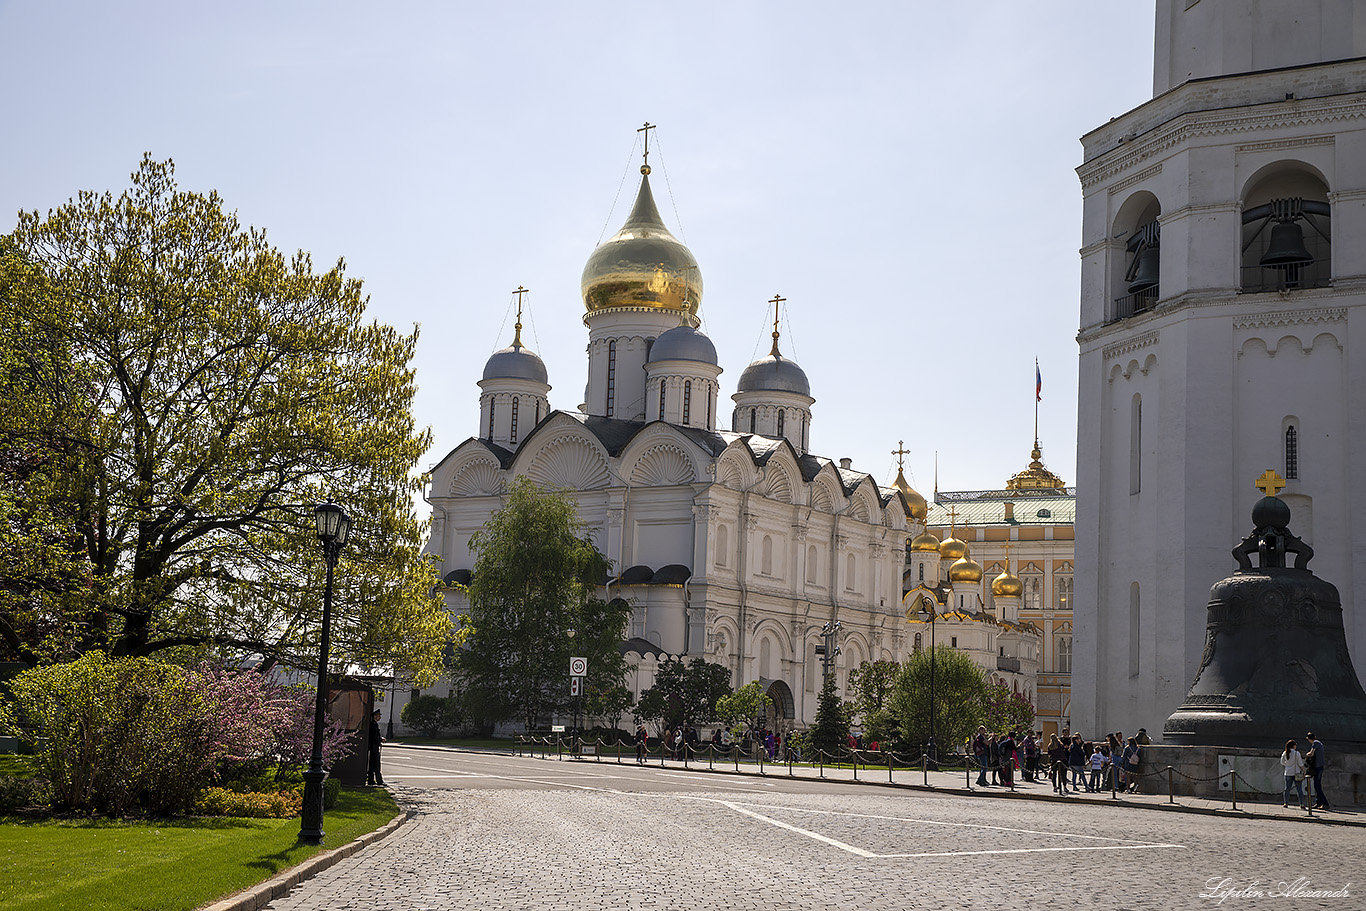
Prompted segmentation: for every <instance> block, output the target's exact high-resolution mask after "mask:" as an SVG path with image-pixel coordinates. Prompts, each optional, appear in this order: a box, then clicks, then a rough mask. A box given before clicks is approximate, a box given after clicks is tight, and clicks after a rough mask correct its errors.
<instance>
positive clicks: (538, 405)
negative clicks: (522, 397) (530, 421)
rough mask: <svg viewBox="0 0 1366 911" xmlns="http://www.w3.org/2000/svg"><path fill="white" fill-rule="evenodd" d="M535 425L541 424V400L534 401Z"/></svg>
mask: <svg viewBox="0 0 1366 911" xmlns="http://www.w3.org/2000/svg"><path fill="white" fill-rule="evenodd" d="M536 423H537V424H539V423H541V400H540V399H537V400H536Z"/></svg>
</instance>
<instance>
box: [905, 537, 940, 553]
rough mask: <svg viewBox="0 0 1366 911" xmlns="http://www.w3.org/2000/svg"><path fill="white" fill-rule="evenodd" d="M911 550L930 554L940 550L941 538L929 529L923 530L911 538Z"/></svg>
mask: <svg viewBox="0 0 1366 911" xmlns="http://www.w3.org/2000/svg"><path fill="white" fill-rule="evenodd" d="M911 550H912V551H913V552H914V553H918V554H928V553H933V552H935V551H937V550H939V539H938V538H936V537H935V536H934V535H932V534H930V533H929V532H928V531H926V532H921V533H920V534H918V535H916V536H915V537H914V538H912V539H911Z"/></svg>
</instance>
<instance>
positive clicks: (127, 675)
mask: <svg viewBox="0 0 1366 911" xmlns="http://www.w3.org/2000/svg"><path fill="white" fill-rule="evenodd" d="M10 691H11V694H12V698H13V700H14V703H15V706H16V707H17V709H18V712H17V713H14V714H16V715H17V716H18V718H21V719H23V721H25V722H26V724H27V726H28V727H29V728H30V731H29V733H31V734H33V735H36V736H35V755H34V765H35V768H36V770H37V772H38V774H39V775H40V776H42V777H44V778H46V779H47V780H48V781H49V782H50V783H51V801H52V804H53V805H54V806H56V807H58V808H61V809H66V810H73V811H77V812H96V813H106V814H109V815H111V816H121V815H123V814H125V813H127V812H128V811H129V810H132V809H135V808H137V807H138V806H141V807H142V808H143V809H145V810H146V811H148V812H150V813H152V814H154V815H173V814H175V813H183V812H185V811H186V810H188V809H189V808H190V806H191V804H192V803H193V800H194V797H195V795H196V794H197V793H198V792H199V791H200V789H201V788H202V787H203V786H204V785H205V784H207V783H208V780H209V776H210V774H211V772H212V761H211V759H210V740H211V732H212V720H211V709H210V706H208V705H207V704H206V702H205V700H204V699H203V698H202V697H201V696H200V695H199V694H198V693H197V692H195V691H194V689H193V688H192V687H191V685H190V682H189V680H188V678H187V675H186V674H185V672H184V671H183V670H182V669H181V668H178V667H175V666H174V665H169V664H163V663H160V662H157V661H152V660H151V659H148V658H125V659H120V660H110V659H109V658H108V657H106V656H105V655H104V653H102V652H91V653H89V654H87V655H85V656H83V657H82V658H80V659H79V660H77V661H72V662H70V663H67V664H57V665H49V666H46V667H38V668H33V669H31V670H28V671H25V672H23V673H22V674H19V675H18V676H17V677H15V678H14V679H13V681H11V683H10ZM11 724H13V721H11Z"/></svg>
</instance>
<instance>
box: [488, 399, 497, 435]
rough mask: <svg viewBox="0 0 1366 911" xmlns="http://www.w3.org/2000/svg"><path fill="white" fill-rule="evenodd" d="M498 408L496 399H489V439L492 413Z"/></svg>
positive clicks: (491, 431)
mask: <svg viewBox="0 0 1366 911" xmlns="http://www.w3.org/2000/svg"><path fill="white" fill-rule="evenodd" d="M497 410H498V400H497V399H494V398H491V399H489V439H490V440H491V439H493V413H494V412H495V411H497Z"/></svg>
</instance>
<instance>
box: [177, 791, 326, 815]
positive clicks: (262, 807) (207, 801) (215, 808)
mask: <svg viewBox="0 0 1366 911" xmlns="http://www.w3.org/2000/svg"><path fill="white" fill-rule="evenodd" d="M303 804H304V792H303V788H290V789H288V790H285V791H272V792H261V791H247V792H245V793H244V792H239V791H231V790H228V789H227V788H205V789H204V790H203V791H200V792H199V796H198V797H197V798H196V799H195V802H194V812H195V813H197V814H198V815H200V816H245V817H250V818H252V819H289V818H290V817H293V816H298V815H299V814H300V812H301V811H302V809H303ZM324 805H326V802H325V801H324Z"/></svg>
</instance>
